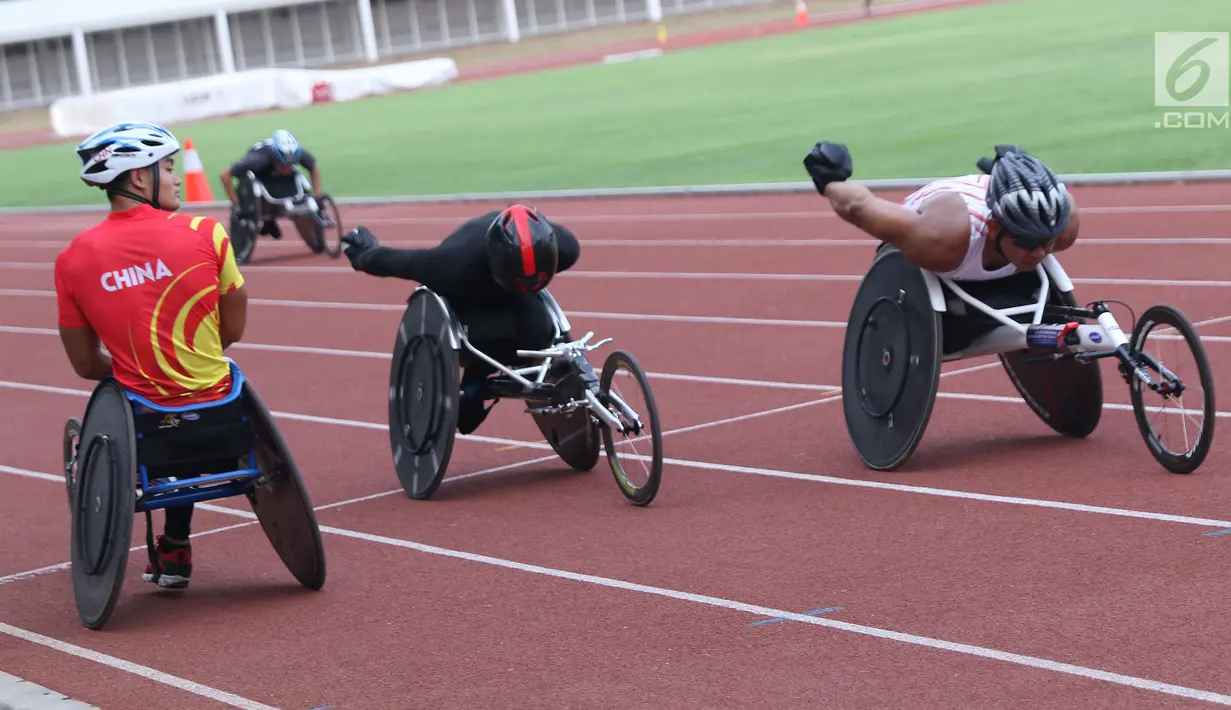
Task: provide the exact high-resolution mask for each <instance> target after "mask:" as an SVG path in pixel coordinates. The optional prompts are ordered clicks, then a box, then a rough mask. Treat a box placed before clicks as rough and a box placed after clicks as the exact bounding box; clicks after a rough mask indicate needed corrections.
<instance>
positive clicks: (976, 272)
mask: <svg viewBox="0 0 1231 710" xmlns="http://www.w3.org/2000/svg"><path fill="white" fill-rule="evenodd" d="M990 181H991V176H990V175H982V174H975V175H962V176H960V177H951V178H941V179H940V180H933V181H932V182H929V183H928V184H926V185H924V186H923V187H921V188H919V189H918V190H916V191H915V192H913V193H911V194H910V195H909V196H908V197H907V198H906V200H905V201H903V203H902V204H904V205H906V206H907V207H910V208H912V209H915V210H918V209H919V208H920V207H921V206H922V205H923V203H924V202H925V201H926V200H927V199H928V198H929V197H933V196H935V195H938V194H940V193H942V192H952V193H956V194H957V195H958V196H960V197H961V198H962V201H963V202H965V203H966V211H967V212H969V213H970V246H969V247H967V249H966V256H964V257H963V258H962V263H961V264H960V265H959V266H958V267H957V268H956V269H954V270H952V271H945V272H943V273H942V272H937V274H936V275H937V276H944V277H945V278H950V279H953V280H955V281H991V280H993V279H1000V278H1004V277H1006V276H1012V275H1013V274H1015V273H1017V267H1016V266H1013V265H1012V264H1008V265H1006V266H1002V267H1000V268H999V269H996V270H995V271H987V270H986V269H984V268H983V245H984V243H985V242H986V241H987V236H988V226H987V225H988V222H989V221H990V220H991V219H992V212H991V210H990V209H988V207H987V186H988V183H989V182H990Z"/></svg>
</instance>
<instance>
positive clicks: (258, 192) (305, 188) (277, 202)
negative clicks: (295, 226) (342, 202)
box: [248, 170, 320, 220]
mask: <svg viewBox="0 0 1231 710" xmlns="http://www.w3.org/2000/svg"><path fill="white" fill-rule="evenodd" d="M293 173H294V175H295V194H294V195H291V196H290V197H274V196H272V195H270V194H269V191H268V190H266V189H265V184H264V183H262V182H261V181H260V180H258V179H257V177H256V175H255V174H254V173H253V172H252V171H251V170H249V171H248V179H249V180H251V181H252V190H253V196H254V197H255V198H257V199H259V200H264V201H265V203H266V204H270V205H274V206H276V207H281V208H282V211H283V212H282V214H281V215H278V214H274V215H272V216H271V218H274V217H286V218H287V219H291V220H294V219H295V218H297V217H315V216H316V215H317V213H319V212H320V204H319V203H317V201H316V198H315V197H313V196H312V184H311V183H309V182H308V178H307V177H306V176H305V175H304V174H303V173H301V172H299V171H298V170H293Z"/></svg>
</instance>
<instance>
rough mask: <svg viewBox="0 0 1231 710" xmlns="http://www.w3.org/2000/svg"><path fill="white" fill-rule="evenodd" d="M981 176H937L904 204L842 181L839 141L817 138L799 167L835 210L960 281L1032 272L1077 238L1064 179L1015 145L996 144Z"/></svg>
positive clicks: (846, 158)
mask: <svg viewBox="0 0 1231 710" xmlns="http://www.w3.org/2000/svg"><path fill="white" fill-rule="evenodd" d="M978 165H979V167H980V168H981V169H982V170H983V171H984V172H985V173H987V174H986V175H966V176H962V177H955V178H944V179H941V180H936V181H933V182H931V183H929V184H928V185H925V186H924V187H922V188H920V189H919V190H917V191H916V192H915V193H913V194H912V195H910V196H909V197H907V198H906V200H905V203H904V204H898V203H895V202H890V201H888V200H884V199H881V198H879V197H876V196H875V195H873V194H872V192H871V191H870V190H868V188H866V187H863V186H862V185H856V184H855V183H850V182H846V180H847V178H849V177H850V176H851V156H850V153H849V152H848V151H847V149H846V146H844V145H842V144H841V143H830V142H824V141H823V142H820V143H817V144H816V146H815V147H814V148H813V149H812V151H811V152H810V153H809V154H808V156H807V157H806V158H804V166H805V167H806V168H807V170H808V173H809V175H810V176H811V177H812V182H813V184H815V185H816V189H817V191H818V192H820V193H821V194H822V195H823V196H825V197H826V198H828V199H829V203H830V204H831V205H832V206H833V209H834V212H836V213H837V214H838V216H839V217H841V218H842V219H844V220H846V221H847V222H849V223H851V224H853V225H855V226H856V227H859V228H860V229H862V230H863V231H865V232H867V233H868V234H870V235H872V236H874V237H876V238H877V239H879V240H881V241H882V242H885V243H887V244H891V245H893V246H895V247H897V248H898V249H899V250H900V251H901V252H902V255H903V256H905V257H906V258H907V260H909V261H910V262H911V263H913V264H915V265H916V266H919V267H920V268H923V269H927V270H929V271H932V272H934V273H936V274H938V275H941V276H946V277H949V278H953V279H955V280H962V281H993V280H996V279H1000V278H1005V277H1008V276H1012V275H1013V274H1015V273H1018V272H1019V271H1031V270H1033V269H1034V268H1035V267H1036V266H1038V264H1039V262H1041V261H1042V260H1043V258H1044V257H1046V256H1047V255H1048V254H1050V253H1052V252H1057V251H1063V250H1065V249H1068V248H1069V247H1070V246H1072V245H1073V242H1074V241H1076V239H1077V232H1078V229H1079V221H1078V218H1077V206H1076V203H1075V202H1074V201H1073V198H1072V196H1071V195H1069V193H1068V190H1066V189H1065V187H1064V183H1062V182H1060V179H1059V178H1057V177H1056V175H1055V174H1054V173H1053V172H1052V171H1051V170H1050V169H1049V168H1048V167H1047V166H1046V165H1044V164H1043V162H1042V161H1040V160H1039V159H1038V158H1035V157H1034V156H1031V155H1029V154H1027V153H1026V152H1024V151H1022V150H1021V149H1019V148H1017V147H1016V146H1007V145H999V146H996V158H995V159H994V160H990V159H987V158H984V159H982V160H980V161H979V162H978Z"/></svg>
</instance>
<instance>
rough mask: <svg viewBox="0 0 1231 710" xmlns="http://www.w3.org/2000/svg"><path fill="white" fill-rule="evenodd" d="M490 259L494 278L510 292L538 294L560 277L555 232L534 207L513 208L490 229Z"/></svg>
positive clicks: (488, 239)
mask: <svg viewBox="0 0 1231 710" xmlns="http://www.w3.org/2000/svg"><path fill="white" fill-rule="evenodd" d="M487 256H488V260H489V262H490V263H491V269H492V276H493V277H494V278H495V279H496V283H498V284H500V285H501V286H502V287H503V288H504V289H505V290H506V291H509V292H511V293H537V292H538V291H541V290H542V289H544V288H546V287H547V284H549V283H551V280H552V279H553V278H554V277H555V275H556V266H557V264H558V263H559V252H558V249H557V246H556V233H555V230H554V229H552V226H551V223H550V222H548V221H547V218H546V217H544V216H543V215H542V213H540V212H539V211H538V210H536V209H534V208H533V207H527V206H526V205H510V206H509V207H507V208H505V209H504V210H503V211H502V212H500V214H498V215H496V218H495V219H494V220H492V223H491V226H490V227H488V229H487Z"/></svg>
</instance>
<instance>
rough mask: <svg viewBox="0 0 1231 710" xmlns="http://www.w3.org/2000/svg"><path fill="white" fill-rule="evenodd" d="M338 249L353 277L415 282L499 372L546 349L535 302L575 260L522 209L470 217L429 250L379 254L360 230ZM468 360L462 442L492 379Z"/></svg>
mask: <svg viewBox="0 0 1231 710" xmlns="http://www.w3.org/2000/svg"><path fill="white" fill-rule="evenodd" d="M342 249H343V251H344V252H345V254H346V256H347V258H348V259H350V262H351V266H352V267H353V268H354V269H355V270H356V271H362V272H364V273H367V274H371V275H373V276H392V277H395V278H399V279H407V280H409V281H416V282H418V283H421V284H423V285H424V286H427V287H428V288H430V289H432V290H433V291H435V292H436V293H437V294H439V295H440V296H442V297H444V298H445V299H446V300H447V301H448V302H449V305H450V307H452V308H453V311H454V313H455V315H456V316H457V318H458V320H460V321H461V322H462V324H463V325H465V326H467V327H468V329H469V331H468V332H469V336H468V337H469V338H470V341H471V343H473V344H474V346H475V347H476V348H478V349H479V350H480V351H482V352H483V353H485V354H487V355H488V356H490V357H491V358H493V359H495V360H496V361H497V362H499V363H501V364H503V365H505V366H514V365H516V364H517V362H518V360H519V358H518V357H517V351H518V350H519V349H520V350H535V349H541V348H546V347H549V346H550V345H551V338H552V334H553V332H554V329H553V324H552V320H551V314H550V313H549V312H548V310H547V306H546V304H545V303H544V302H543V301H542V299H540V298H539V297H538V296H536V295H535V294H536V293H538V292H539V291H541V290H542V289H544V288H546V287H547V285H548V284H549V283H551V280H552V279H553V278H555V276H556V274H557V273H559V272H562V271H566V270H568V269H569V268H571V267H572V266H573V265H574V264H576V263H577V259H578V258H579V257H580V256H581V245H580V244H579V243H578V241H577V237H576V236H574V235H573V233H572V232H571V231H570V230H569V229H568V228H567V227H565V226H564V225H562V224H559V223H557V222H550V221H548V220H547V218H546V217H544V216H543V215H542V214H541V213H539V212H538V211H537V210H535V209H533V208H531V207H526V206H524V205H512V206H510V207H508V208H507V209H504V210H496V211H493V212H488V213H487V214H483V215H480V216H478V217H474V218H473V219H470V220H468V221H466V222H464V223H463V224H462V225H461V226H459V227H458V228H457V229H456V230H455V231H454V232H453V233H452V234H450V235H449V236H448V237H446V238H445V239H444V241H442V242H441V243H440V244H439V245H437V246H434V247H432V248H430V249H392V248H390V247H382V246H380V244H379V243H378V242H377V241H376V237H375V236H374V235H373V234H372V233H371V232H370V231H368V230H367V228H365V227H358V228H357V229H354V230H351V231H350V232H349V233H347V234H346V235H345V236H344V237H342ZM468 356H469V354H468V353H462V358H463V359H462V364H463V366H464V368H465V370H464V374H463V376H462V382H461V388H462V389H461V398H460V403H459V412H458V418H457V428H458V431H459V432H461V433H462V434H469V433H470V432H472V431H474V430H475V429H476V428H478V426H479V424H481V423H482V422H483V420H484V419H485V418H486V417H487V413H488V412H489V411H490V407H489V408H487V409H484V407H483V403H484V401H486V398H487V383H488V379H487V378H488V376H489V375H492V374H494V373H496V372H497V370H496V369H495V368H493V367H492V366H491V365H489V364H488V363H486V362H483V361H482V360H478V359H474V360H469V357H468ZM468 360H469V361H468ZM493 406H494V405H493Z"/></svg>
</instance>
